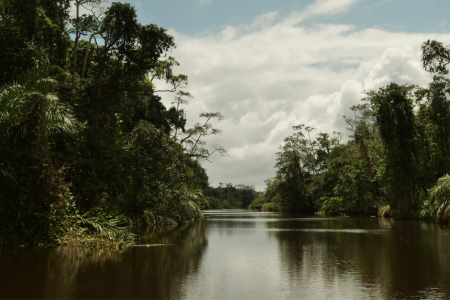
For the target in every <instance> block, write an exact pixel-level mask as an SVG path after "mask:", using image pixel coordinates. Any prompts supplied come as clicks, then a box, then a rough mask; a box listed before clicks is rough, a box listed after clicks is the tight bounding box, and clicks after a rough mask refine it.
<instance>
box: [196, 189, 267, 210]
mask: <svg viewBox="0 0 450 300" xmlns="http://www.w3.org/2000/svg"><path fill="white" fill-rule="evenodd" d="M203 194H204V195H205V197H206V199H207V201H208V209H227V208H228V209H230V208H248V206H249V205H250V204H251V203H252V202H253V200H255V199H256V198H257V197H258V196H259V195H260V194H261V192H257V191H255V188H254V187H253V186H250V185H244V184H238V185H232V184H231V183H219V186H218V187H216V188H213V187H208V188H206V189H204V190H203Z"/></svg>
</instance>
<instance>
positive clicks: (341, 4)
mask: <svg viewBox="0 0 450 300" xmlns="http://www.w3.org/2000/svg"><path fill="white" fill-rule="evenodd" d="M359 1H360V0H339V1H336V0H317V1H316V2H314V3H313V4H311V5H308V6H307V7H306V8H305V9H304V10H303V11H297V12H294V13H292V14H291V16H290V17H289V18H287V19H286V20H285V23H287V24H291V25H295V24H297V23H300V22H303V21H305V20H307V19H310V18H312V17H315V16H321V15H322V16H331V15H336V14H339V13H343V12H346V11H348V10H349V9H350V8H351V7H352V6H353V5H355V4H356V3H357V2H359Z"/></svg>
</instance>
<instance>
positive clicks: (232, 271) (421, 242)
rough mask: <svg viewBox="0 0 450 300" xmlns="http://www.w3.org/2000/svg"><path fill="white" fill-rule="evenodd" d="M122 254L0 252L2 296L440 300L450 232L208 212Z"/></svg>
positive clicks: (449, 269)
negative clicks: (151, 245)
mask: <svg viewBox="0 0 450 300" xmlns="http://www.w3.org/2000/svg"><path fill="white" fill-rule="evenodd" d="M142 234H143V239H142V243H143V244H173V246H162V247H135V248H127V249H124V250H121V251H109V250H95V251H94V250H64V249H59V250H58V249H17V250H13V251H12V250H8V251H2V252H0V297H1V298H138V299H139V298H140V299H142V298H146V299H299V298H301V299H313V298H314V299H322V298H323V299H344V298H345V299H416V298H417V299H424V298H425V299H446V298H450V230H449V229H448V228H447V227H444V226H438V225H435V224H431V223H426V222H412V221H411V222H408V221H396V220H393V219H377V218H312V217H305V216H303V217H302V216H294V215H286V214H278V213H254V212H247V211H243V210H228V211H208V212H206V218H205V219H204V220H202V221H199V222H194V223H191V224H189V225H186V226H181V227H174V228H165V229H160V230H150V231H147V232H143V233H142Z"/></svg>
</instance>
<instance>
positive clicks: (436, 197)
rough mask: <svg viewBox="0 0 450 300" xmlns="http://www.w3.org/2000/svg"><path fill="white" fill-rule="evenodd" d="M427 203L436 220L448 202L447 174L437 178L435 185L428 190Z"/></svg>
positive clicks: (449, 178)
mask: <svg viewBox="0 0 450 300" xmlns="http://www.w3.org/2000/svg"><path fill="white" fill-rule="evenodd" d="M429 203H430V206H431V211H432V214H433V215H435V216H436V222H439V221H440V220H441V218H442V214H443V213H444V211H445V208H446V207H447V206H448V205H449V204H450V176H449V175H448V174H447V175H445V176H443V177H441V178H439V179H438V181H437V183H436V185H435V186H434V187H432V188H431V189H430V190H429Z"/></svg>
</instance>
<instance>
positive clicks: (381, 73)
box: [163, 0, 450, 190]
mask: <svg viewBox="0 0 450 300" xmlns="http://www.w3.org/2000/svg"><path fill="white" fill-rule="evenodd" d="M336 3H340V4H341V6H335V5H336ZM354 3H356V0H347V1H321V0H319V1H317V2H316V3H315V4H313V5H311V6H310V7H308V8H306V9H305V10H304V11H303V12H299V13H297V14H298V15H303V18H305V16H309V17H311V16H313V15H319V14H322V15H323V14H331V13H335V12H342V11H344V10H346V9H348V8H349V7H350V6H351V5H353V4H354ZM293 15H295V13H294V14H293ZM293 15H291V16H290V17H288V18H286V19H285V20H281V21H279V22H277V23H275V16H276V14H275V13H271V14H267V15H264V16H261V17H260V18H258V19H256V20H255V22H254V23H253V24H251V25H248V26H229V27H227V28H225V29H224V30H223V31H222V32H219V33H208V34H204V35H201V36H195V37H192V36H186V35H183V34H181V33H178V32H176V31H174V30H170V31H169V32H170V34H172V35H173V36H174V37H175V41H176V42H177V45H178V46H177V49H176V50H174V52H173V53H172V54H171V55H173V56H175V57H176V58H177V60H178V61H179V62H180V63H181V67H180V68H179V69H178V70H176V71H179V72H180V73H183V74H187V75H189V86H188V90H189V91H190V92H191V93H192V94H193V95H194V97H195V99H193V100H192V101H191V104H190V105H189V106H188V107H187V113H188V121H189V122H191V123H195V122H197V120H198V118H197V117H198V115H199V113H200V112H202V111H210V112H214V111H220V112H222V114H223V115H224V116H225V120H224V121H222V122H221V123H219V124H217V125H218V127H219V128H221V129H222V131H223V133H222V135H220V136H214V137H211V138H209V139H208V142H209V144H210V145H213V144H220V145H223V146H224V147H225V148H227V149H228V152H229V154H230V155H229V156H228V157H219V156H215V157H214V158H213V159H212V161H213V163H212V164H209V163H207V162H206V163H205V164H204V166H205V167H206V169H207V170H208V175H209V177H210V182H211V183H212V184H213V185H215V184H217V183H218V182H231V183H234V184H239V183H244V184H252V185H255V186H256V187H257V188H258V189H260V190H262V189H263V188H264V182H263V181H264V180H265V179H267V178H269V177H272V176H274V174H275V170H274V168H273V166H274V164H275V159H276V156H275V152H276V151H277V149H278V145H280V144H281V143H282V141H283V139H284V138H285V137H286V136H288V135H289V134H291V133H292V126H293V125H298V124H307V125H310V126H313V127H315V128H317V129H318V131H323V132H329V133H331V132H333V131H335V130H339V131H341V132H343V133H347V132H346V130H345V123H344V120H343V118H342V117H341V115H342V114H348V113H349V112H350V111H349V107H350V106H352V105H355V104H357V103H358V102H359V101H360V99H361V98H362V97H363V94H362V93H361V92H362V91H363V90H365V89H378V88H379V87H381V86H385V85H387V84H389V83H390V82H393V81H394V82H397V83H400V84H402V83H407V82H409V83H413V84H419V85H423V86H425V85H426V84H427V83H428V82H429V80H430V76H429V75H428V74H427V73H426V72H424V71H423V70H422V69H421V66H420V46H421V44H422V42H424V41H425V40H427V39H437V40H441V41H446V40H449V39H450V35H449V34H446V35H442V34H441V35H440V34H414V33H398V32H389V31H385V30H380V29H374V28H371V29H365V30H358V29H356V28H355V27H353V26H351V25H347V24H316V25H309V27H306V26H302V25H301V23H300V25H298V23H296V22H292V16H293ZM289 20H290V21H289ZM163 96H164V98H163V99H164V101H165V103H170V100H171V98H172V95H163Z"/></svg>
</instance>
